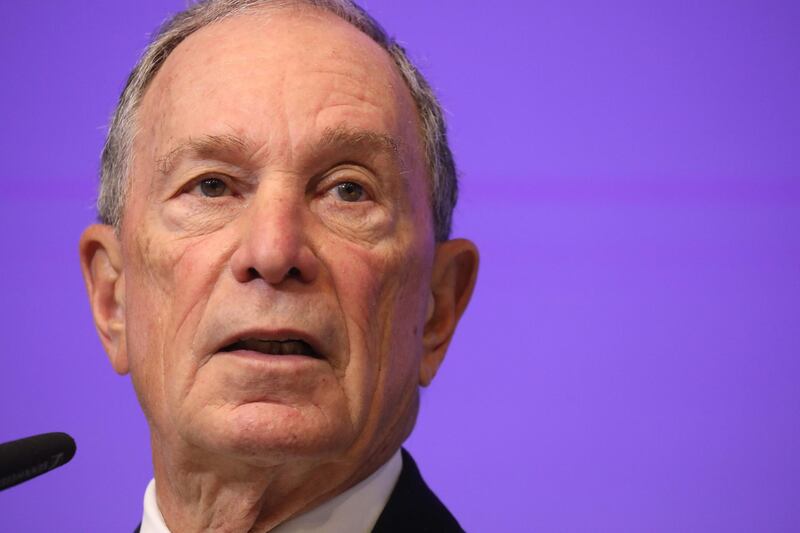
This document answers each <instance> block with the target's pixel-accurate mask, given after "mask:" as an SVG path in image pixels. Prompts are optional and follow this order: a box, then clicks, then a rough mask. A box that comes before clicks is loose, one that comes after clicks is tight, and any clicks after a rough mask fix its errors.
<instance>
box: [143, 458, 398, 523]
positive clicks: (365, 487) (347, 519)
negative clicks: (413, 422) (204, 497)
mask: <svg viewBox="0 0 800 533" xmlns="http://www.w3.org/2000/svg"><path fill="white" fill-rule="evenodd" d="M402 468H403V459H402V457H401V455H400V450H398V451H397V452H395V454H394V455H393V456H392V458H391V459H389V461H387V462H386V463H385V464H384V465H383V466H381V467H380V468H379V469H377V470H376V471H375V472H373V473H372V475H370V476H369V477H368V478H366V479H364V480H363V481H361V482H360V483H358V484H357V485H354V486H353V487H351V488H349V489H348V490H346V491H344V492H343V493H341V494H339V495H338V496H336V497H334V498H332V499H330V500H328V501H327V502H325V503H323V504H322V505H320V506H318V507H315V508H314V509H311V510H310V511H308V512H307V513H304V514H302V515H300V516H296V517H294V518H292V519H291V520H289V521H287V522H284V523H283V524H281V525H279V526H278V527H276V528H275V529H273V530H272V533H323V532H324V533H361V532H363V533H369V532H370V531H372V527H373V526H374V525H375V522H377V521H378V517H379V516H380V514H381V512H382V511H383V508H384V507H386V502H388V501H389V496H391V494H392V490H393V489H394V486H395V484H396V483H397V478H399V477H400V470H402ZM140 533H170V530H169V528H168V527H167V524H166V523H164V517H163V516H162V515H161V511H160V510H159V509H158V503H157V501H156V481H155V479H151V480H150V483H148V484H147V490H145V493H144V516H142V528H141V530H140Z"/></svg>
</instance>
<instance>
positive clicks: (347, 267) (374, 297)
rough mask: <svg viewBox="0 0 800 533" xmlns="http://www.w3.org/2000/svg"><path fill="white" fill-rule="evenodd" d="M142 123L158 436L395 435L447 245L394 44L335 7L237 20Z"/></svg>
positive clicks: (163, 88) (129, 286) (158, 84)
mask: <svg viewBox="0 0 800 533" xmlns="http://www.w3.org/2000/svg"><path fill="white" fill-rule="evenodd" d="M137 127H138V134H137V136H136V140H135V143H134V147H133V155H134V157H133V166H132V172H131V180H132V181H131V184H132V185H131V189H130V194H129V196H128V199H127V203H126V207H125V211H124V216H123V217H124V218H123V225H122V229H121V236H120V240H121V246H122V248H121V250H122V258H123V261H124V270H123V277H124V323H125V327H124V335H125V343H124V344H125V348H124V350H125V351H126V358H127V361H128V364H129V366H130V372H131V374H132V377H133V381H134V385H135V387H136V390H137V393H138V395H139V398H140V401H141V402H142V405H143V408H144V410H145V413H146V415H147V417H148V419H149V421H150V423H151V426H152V428H153V431H154V439H155V441H156V442H160V443H161V445H174V444H175V442H173V441H175V439H177V441H179V442H180V443H183V444H186V445H188V446H191V447H196V448H198V449H203V450H206V451H210V452H212V453H219V454H221V455H224V456H231V455H235V456H239V457H252V458H253V459H252V460H253V461H258V460H259V459H258V458H262V457H269V458H270V459H271V460H272V459H274V458H284V459H286V458H306V459H309V458H312V459H316V460H321V461H325V460H330V459H331V458H334V457H339V458H342V457H346V456H347V455H348V454H351V453H352V454H356V453H357V454H365V453H375V452H376V450H378V449H380V448H382V447H383V446H388V447H392V446H394V447H396V446H397V445H398V444H399V443H400V442H401V441H402V438H403V437H404V436H405V435H406V434H407V432H408V431H409V430H410V427H411V426H410V425H411V424H413V418H414V415H415V413H416V404H417V396H416V395H417V385H418V382H419V367H420V360H421V357H422V342H421V337H422V334H423V328H424V325H425V322H426V315H427V314H428V313H429V302H430V298H431V296H430V278H431V269H432V265H433V260H434V249H435V243H434V241H433V230H432V220H431V209H430V203H429V199H428V198H429V185H428V183H429V181H428V176H427V174H426V171H425V165H424V159H423V156H422V154H423V148H422V142H421V138H420V125H419V119H418V115H417V112H416V110H415V107H414V103H413V101H412V99H411V96H410V94H409V91H408V89H407V88H406V86H405V85H404V83H403V81H402V79H401V77H400V76H399V74H398V73H397V71H396V69H395V68H394V66H393V64H392V62H391V59H390V58H389V56H388V55H387V54H386V53H385V52H384V51H383V50H381V49H380V48H379V47H378V46H377V45H376V44H375V43H373V42H372V41H370V40H369V38H368V37H366V36H365V35H362V34H361V33H359V32H358V31H357V30H355V29H354V28H352V27H351V26H349V25H347V24H346V23H345V22H343V21H341V20H339V19H338V18H335V17H333V16H331V15H328V14H325V13H321V12H316V11H305V12H296V11H291V12H289V11H271V12H268V13H264V14H257V15H244V16H238V17H235V18H232V19H229V20H226V21H224V22H221V23H218V24H215V25H212V26H209V27H206V28H204V29H202V30H200V31H199V32H197V33H196V34H193V35H192V36H191V37H189V38H188V39H187V40H186V41H184V42H183V43H182V44H181V45H180V46H179V47H178V48H177V49H176V50H175V51H174V52H173V53H172V54H171V55H170V57H169V58H168V60H167V61H166V63H165V64H164V66H163V67H162V69H161V71H160V72H159V73H158V75H157V76H156V78H155V79H154V81H153V83H152V85H151V86H150V87H149V88H148V90H147V92H146V94H145V98H144V100H143V102H142V104H141V107H140V109H139V112H138V115H137Z"/></svg>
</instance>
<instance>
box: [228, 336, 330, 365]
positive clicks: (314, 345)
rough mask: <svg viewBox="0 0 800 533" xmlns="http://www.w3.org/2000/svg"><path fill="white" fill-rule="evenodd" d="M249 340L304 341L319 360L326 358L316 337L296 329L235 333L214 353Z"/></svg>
mask: <svg viewBox="0 0 800 533" xmlns="http://www.w3.org/2000/svg"><path fill="white" fill-rule="evenodd" d="M247 340H261V341H302V342H305V343H306V344H308V345H309V346H310V347H311V350H312V351H313V352H314V354H313V355H314V356H315V357H318V358H325V357H326V351H325V349H324V348H323V346H322V343H321V342H320V341H319V339H317V338H316V337H315V336H314V335H312V334H310V333H308V332H306V331H301V330H295V329H279V330H265V329H254V330H245V331H240V332H237V333H234V334H232V335H229V336H227V337H225V338H224V339H223V340H222V342H220V343H219V344H217V346H216V348H215V349H214V353H217V352H221V351H225V350H226V348H228V347H231V345H233V344H236V343H238V342H241V341H247Z"/></svg>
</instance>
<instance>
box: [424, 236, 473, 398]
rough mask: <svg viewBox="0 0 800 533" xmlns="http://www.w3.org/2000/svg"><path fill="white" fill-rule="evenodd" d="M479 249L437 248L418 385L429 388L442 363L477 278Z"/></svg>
mask: <svg viewBox="0 0 800 533" xmlns="http://www.w3.org/2000/svg"><path fill="white" fill-rule="evenodd" d="M478 262H479V256H478V249H477V247H476V246H475V244H474V243H472V242H471V241H468V240H466V239H453V240H450V241H445V242H442V243H439V244H437V245H436V257H435V258H434V264H433V273H432V277H431V296H430V298H429V302H428V310H427V319H426V322H425V331H424V333H423V337H422V344H423V356H422V362H421V364H420V375H419V382H420V385H422V386H423V387H425V386H427V385H429V384H430V382H431V381H432V380H433V377H434V376H435V375H436V371H437V370H438V369H439V366H440V365H441V364H442V361H443V360H444V356H445V352H447V347H448V346H449V344H450V340H451V339H452V338H453V333H454V332H455V329H456V325H457V324H458V321H459V319H460V318H461V315H462V314H463V313H464V310H465V309H466V308H467V304H469V300H470V298H471V297H472V291H473V289H474V287H475V280H476V279H477V277H478Z"/></svg>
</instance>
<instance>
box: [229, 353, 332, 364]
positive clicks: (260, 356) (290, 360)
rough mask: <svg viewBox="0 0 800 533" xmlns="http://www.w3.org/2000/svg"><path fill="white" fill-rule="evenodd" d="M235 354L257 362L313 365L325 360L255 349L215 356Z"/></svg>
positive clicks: (238, 357)
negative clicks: (274, 353)
mask: <svg viewBox="0 0 800 533" xmlns="http://www.w3.org/2000/svg"><path fill="white" fill-rule="evenodd" d="M226 355H227V356H233V357H236V358H237V359H246V360H252V361H253V362H255V363H260V364H264V363H267V364H270V365H313V364H317V363H322V362H324V359H320V358H316V357H312V356H310V355H302V354H286V355H273V354H265V353H261V352H256V351H253V350H234V351H231V352H218V353H217V354H215V357H220V356H223V357H224V356H226Z"/></svg>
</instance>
